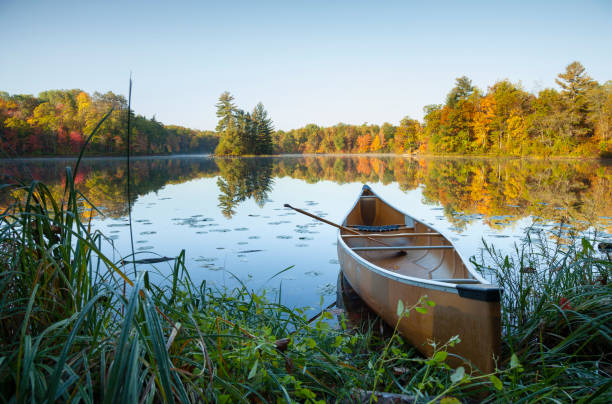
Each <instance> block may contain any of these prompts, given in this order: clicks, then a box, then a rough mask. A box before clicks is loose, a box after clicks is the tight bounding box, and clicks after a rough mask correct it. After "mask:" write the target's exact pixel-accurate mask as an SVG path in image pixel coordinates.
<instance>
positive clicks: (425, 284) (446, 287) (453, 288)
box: [337, 185, 495, 294]
mask: <svg viewBox="0 0 612 404" xmlns="http://www.w3.org/2000/svg"><path fill="white" fill-rule="evenodd" d="M366 189H367V190H368V191H370V192H372V194H373V196H375V197H377V198H378V199H380V201H381V202H383V203H385V204H387V205H389V206H390V207H391V208H393V209H395V210H397V211H398V212H401V213H402V214H403V215H404V216H407V217H409V218H411V219H412V220H414V221H415V222H418V223H421V224H422V225H424V226H426V227H429V228H430V229H432V230H435V231H436V232H437V233H438V234H439V235H442V237H444V238H445V239H447V240H449V238H448V237H447V236H446V235H445V234H444V233H443V232H441V231H440V230H439V229H436V228H435V227H434V226H432V225H429V224H425V223H423V222H422V221H420V220H418V219H416V218H414V217H413V216H411V215H408V214H406V212H404V211H403V210H401V209H398V208H396V207H395V206H393V205H392V204H390V203H388V202H387V201H386V200H384V199H383V198H381V197H380V196H379V195H378V194H377V193H375V192H374V191H373V190H372V188H370V187H369V186H368V185H364V186H363V188H362V190H361V193H360V194H359V196H358V197H357V199H356V200H355V203H354V204H353V206H352V207H351V208H350V209H349V210H348V212H347V214H346V216H345V217H344V219H343V220H342V224H343V225H346V220H347V218H348V215H349V214H350V213H351V212H352V211H353V210H354V209H355V207H356V206H357V204H358V203H359V200H360V198H361V197H362V195H363V191H364V190H366ZM337 242H338V246H340V247H342V249H343V250H345V251H346V253H347V254H348V255H349V256H350V257H351V258H352V259H353V260H355V261H357V262H358V263H359V264H361V265H362V266H364V267H366V268H367V269H369V270H370V271H372V272H376V273H378V274H380V275H382V276H384V277H386V278H390V279H393V280H395V281H398V282H401V283H405V284H408V285H413V286H419V287H422V288H426V289H433V290H438V291H442V292H448V293H454V294H459V290H458V288H457V285H460V286H462V285H461V284H455V283H449V282H439V281H436V280H433V279H425V278H417V277H413V276H408V275H402V274H398V273H396V272H393V271H390V270H388V269H385V268H382V267H379V266H377V265H374V264H372V263H371V262H370V261H368V260H367V259H365V258H363V257H362V256H360V255H359V254H357V253H356V252H355V251H353V249H352V248H351V247H349V246H348V245H347V244H346V242H345V241H344V239H343V237H342V233H341V232H340V230H338V233H337ZM451 244H452V243H451ZM453 247H454V246H453ZM454 250H455V252H456V253H457V255H459V257H460V258H461V260H462V261H463V263H464V264H465V266H466V268H467V270H468V272H469V273H470V275H472V276H473V277H474V278H475V279H476V280H477V281H478V282H479V283H480V284H482V285H483V286H495V285H492V284H491V283H490V282H488V281H487V280H486V279H484V278H483V277H482V276H481V275H480V274H479V273H477V272H476V270H475V269H474V268H473V267H472V265H471V262H470V261H469V260H466V259H465V257H464V256H463V255H462V254H461V252H459V251H458V250H457V248H454Z"/></svg>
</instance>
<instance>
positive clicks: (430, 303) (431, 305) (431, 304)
mask: <svg viewBox="0 0 612 404" xmlns="http://www.w3.org/2000/svg"><path fill="white" fill-rule="evenodd" d="M425 303H427V305H428V306H430V307H434V306H435V305H436V302H434V301H433V300H427V301H425Z"/></svg>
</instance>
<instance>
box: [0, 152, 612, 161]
mask: <svg viewBox="0 0 612 404" xmlns="http://www.w3.org/2000/svg"><path fill="white" fill-rule="evenodd" d="M125 157H126V156H125V155H118V154H108V155H99V154H96V155H91V156H87V155H85V156H83V159H86V160H97V159H105V160H106V159H113V160H119V159H125ZM178 157H185V158H195V157H210V158H217V159H228V158H230V159H232V158H276V157H403V158H415V159H421V158H427V159H429V158H435V159H439V158H445V159H466V158H467V159H500V160H501V159H513V160H522V159H524V160H603V161H612V156H610V157H607V156H567V155H566V156H563V155H560V156H541V155H523V156H517V155H493V154H490V155H487V154H430V153H427V154H407V153H402V154H399V153H304V154H299V153H281V154H266V155H244V156H217V155H215V154H213V153H177V154H167V153H166V154H138V155H131V156H130V159H134V160H142V159H151V158H178ZM77 158H78V156H76V155H61V156H56V155H48V156H17V157H0V161H15V160H30V161H34V160H76V159H77Z"/></svg>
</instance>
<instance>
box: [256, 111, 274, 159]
mask: <svg viewBox="0 0 612 404" xmlns="http://www.w3.org/2000/svg"><path fill="white" fill-rule="evenodd" d="M251 118H252V120H253V125H254V129H255V136H254V138H255V139H254V140H255V146H254V149H253V150H254V152H255V154H271V153H272V152H273V145H272V132H274V127H273V126H272V120H271V119H270V118H268V112H267V111H266V110H265V108H264V106H263V104H262V103H261V102H260V103H258V104H257V105H256V106H255V108H254V109H253V113H252V114H251Z"/></svg>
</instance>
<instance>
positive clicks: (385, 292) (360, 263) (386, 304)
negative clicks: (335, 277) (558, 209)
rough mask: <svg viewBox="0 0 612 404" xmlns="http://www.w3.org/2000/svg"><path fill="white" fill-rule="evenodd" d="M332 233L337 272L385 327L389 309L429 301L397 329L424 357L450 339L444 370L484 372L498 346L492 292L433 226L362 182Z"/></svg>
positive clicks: (391, 319) (495, 293)
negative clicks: (458, 368) (468, 367)
mask: <svg viewBox="0 0 612 404" xmlns="http://www.w3.org/2000/svg"><path fill="white" fill-rule="evenodd" d="M342 225H343V226H344V227H347V228H349V229H352V230H353V231H354V230H356V231H358V232H359V233H361V234H354V233H353V232H349V231H347V230H342V229H341V230H339V232H338V258H339V261H340V266H341V270H342V273H343V275H344V277H345V279H346V281H347V282H348V284H349V285H350V287H351V288H352V289H354V290H355V292H357V294H358V295H359V296H360V297H361V299H362V300H363V301H364V302H365V303H366V304H367V305H368V306H369V307H370V308H371V309H372V310H374V311H375V312H376V313H377V314H378V315H379V316H381V317H382V318H383V320H385V322H387V323H388V324H389V325H391V326H395V324H397V321H398V318H399V317H398V314H397V307H398V301H399V300H401V301H402V303H403V304H404V306H405V307H410V306H412V305H414V304H417V302H418V301H419V299H420V298H421V296H427V300H432V301H433V302H435V306H434V307H427V313H426V314H419V313H411V314H410V316H409V317H408V318H406V317H404V318H402V320H401V321H400V323H399V326H398V331H399V333H400V334H401V335H402V336H403V338H404V339H405V340H407V341H408V342H409V343H410V344H412V345H413V346H414V347H415V348H417V349H418V350H419V351H420V352H422V353H423V354H424V355H426V356H430V355H432V354H433V352H434V350H433V347H432V342H435V343H436V344H437V346H440V345H441V344H444V343H446V342H448V341H449V340H450V339H451V338H452V337H453V336H456V335H458V336H459V338H460V339H461V342H460V343H459V344H456V345H455V346H454V347H452V348H451V347H449V348H448V351H449V360H448V362H449V363H450V364H451V365H455V366H457V365H459V364H465V361H467V363H468V364H471V365H472V366H473V367H474V368H475V369H476V370H480V371H481V372H484V373H489V372H492V371H494V370H495V361H496V360H497V359H498V358H499V355H500V349H501V324H500V295H501V290H500V288H499V287H497V286H495V285H492V284H490V283H489V282H487V280H486V279H484V278H483V277H482V276H481V275H480V274H479V273H478V272H477V271H476V270H475V269H474V268H473V266H472V265H471V263H470V262H469V261H467V260H466V259H464V258H463V257H462V256H461V253H460V252H459V251H457V250H456V249H455V247H454V246H453V245H452V243H451V242H450V241H449V240H448V238H447V237H445V236H444V235H443V234H442V233H440V232H439V231H438V230H436V229H435V228H434V227H432V226H430V225H427V224H425V223H423V222H421V221H419V220H416V219H415V218H413V217H411V216H409V215H407V214H406V213H403V212H401V211H400V210H398V209H396V208H394V207H392V206H391V205H390V204H388V203H387V202H385V201H384V200H383V199H382V198H380V197H379V196H378V195H376V194H375V193H374V192H373V191H372V189H371V188H370V187H369V186H367V185H364V186H363V189H362V191H361V194H360V195H359V197H358V198H357V201H356V202H355V205H354V206H353V207H352V209H351V210H350V211H349V213H348V214H347V216H346V218H345V219H344V221H343V222H342Z"/></svg>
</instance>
